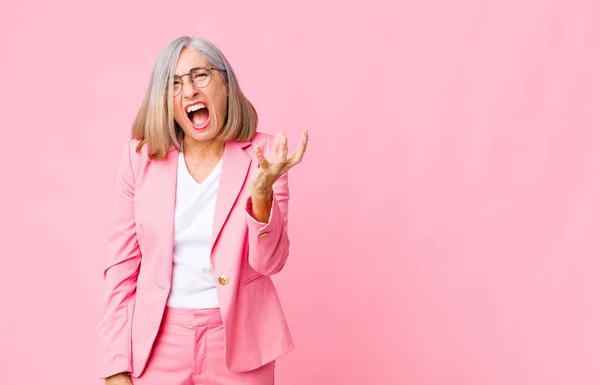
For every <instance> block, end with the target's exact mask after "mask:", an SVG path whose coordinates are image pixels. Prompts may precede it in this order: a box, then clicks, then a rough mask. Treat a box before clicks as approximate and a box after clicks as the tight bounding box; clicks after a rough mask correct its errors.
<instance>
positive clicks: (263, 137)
mask: <svg viewBox="0 0 600 385" xmlns="http://www.w3.org/2000/svg"><path fill="white" fill-rule="evenodd" d="M273 138H274V136H273V135H271V134H267V133H266V132H260V131H257V132H256V133H255V134H254V137H253V138H252V140H251V143H252V146H258V147H264V146H267V145H269V144H270V143H271V141H272V140H273Z"/></svg>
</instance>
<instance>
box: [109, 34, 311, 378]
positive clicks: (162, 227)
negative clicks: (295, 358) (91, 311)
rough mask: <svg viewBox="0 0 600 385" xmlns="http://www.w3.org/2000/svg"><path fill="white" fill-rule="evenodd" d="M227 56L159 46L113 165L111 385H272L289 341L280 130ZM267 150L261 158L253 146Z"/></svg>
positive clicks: (208, 47) (297, 155)
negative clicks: (280, 277)
mask: <svg viewBox="0 0 600 385" xmlns="http://www.w3.org/2000/svg"><path fill="white" fill-rule="evenodd" d="M256 125H257V115H256V111H255V110H254V108H253V106H252V104H251V103H250V102H249V101H248V100H247V99H246V98H245V97H244V95H243V93H242V91H241V90H240V88H239V85H238V82H237V80H236V76H235V74H234V72H233V70H232V69H231V67H230V65H229V63H228V62H227V60H226V59H225V57H224V56H223V54H222V53H221V52H220V51H219V50H218V49H217V48H216V47H215V46H214V45H213V44H211V43H210V42H208V41H206V40H203V39H196V38H189V37H181V38H178V39H176V40H174V41H173V42H171V43H170V44H168V45H167V46H166V47H165V48H164V50H163V51H162V52H161V53H160V55H159V57H158V59H157V61H156V64H155V67H154V71H153V73H152V77H151V80H150V84H149V87H148V90H147V92H146V96H145V99H144V102H143V103H142V106H141V108H140V111H139V113H138V115H137V118H136V120H135V122H134V126H133V135H132V136H133V139H132V140H131V142H130V143H128V145H127V146H126V147H125V149H124V151H123V155H122V160H121V166H120V169H119V173H118V181H117V194H116V203H115V212H114V221H113V225H112V228H111V233H110V238H109V245H110V253H109V262H108V266H107V268H106V270H105V272H104V278H105V296H104V303H103V316H102V321H101V324H100V332H101V337H102V357H103V364H102V376H103V378H105V383H106V384H107V385H120V384H134V385H193V384H194V385H200V384H214V385H221V384H223V385H233V384H236V385H238V384H242V385H243V384H247V385H254V384H256V385H258V384H260V385H263V384H273V382H274V378H273V377H274V370H275V360H276V359H277V358H279V357H281V356H282V355H284V354H285V353H287V352H289V351H290V350H291V349H292V348H293V342H292V339H291V337H290V332H289V329H288V325H287V323H286V320H285V317H284V315H283V311H282V307H281V304H280V302H279V298H278V296H277V292H276V290H275V287H274V285H273V282H272V280H271V277H270V276H271V275H273V274H275V273H277V272H279V271H280V270H281V269H282V268H283V265H284V264H285V262H286V259H287V256H288V251H289V240H288V235H287V213H288V200H289V193H288V183H287V174H286V173H287V171H288V170H289V169H290V168H291V167H293V166H295V165H296V164H298V163H299V162H300V161H301V160H302V156H303V155H304V152H305V150H306V144H307V142H308V133H307V131H306V130H305V131H304V132H303V134H302V138H301V141H300V145H299V147H298V148H297V149H296V150H295V151H294V152H292V153H291V154H290V155H288V146H287V139H286V137H285V135H284V134H282V133H280V134H278V135H277V136H276V137H274V138H273V137H272V136H270V135H266V134H262V133H258V132H256ZM263 154H270V155H263Z"/></svg>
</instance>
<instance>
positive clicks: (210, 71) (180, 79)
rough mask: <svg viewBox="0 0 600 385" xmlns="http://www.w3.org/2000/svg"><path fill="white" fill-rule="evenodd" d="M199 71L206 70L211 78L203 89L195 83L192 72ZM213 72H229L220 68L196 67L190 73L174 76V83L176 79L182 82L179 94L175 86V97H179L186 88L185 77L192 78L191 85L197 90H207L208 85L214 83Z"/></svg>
mask: <svg viewBox="0 0 600 385" xmlns="http://www.w3.org/2000/svg"><path fill="white" fill-rule="evenodd" d="M198 70H206V71H208V73H209V78H208V83H206V85H205V86H202V87H198V86H197V85H196V84H195V83H194V80H193V79H192V72H194V71H198ZM213 71H219V72H223V73H226V72H227V71H225V70H222V69H219V68H214V67H202V66H201V67H194V68H192V69H191V70H190V72H188V73H185V74H183V75H175V76H173V81H175V80H176V79H179V81H180V82H181V89H180V90H179V92H177V93H175V89H174V88H175V86H174V85H173V97H174V98H175V97H177V96H179V95H180V94H181V92H182V91H183V87H184V86H185V83H184V82H183V77H184V76H189V77H190V83H191V84H192V86H194V87H195V88H198V89H202V88H206V87H208V85H209V84H210V82H211V81H212V76H213Z"/></svg>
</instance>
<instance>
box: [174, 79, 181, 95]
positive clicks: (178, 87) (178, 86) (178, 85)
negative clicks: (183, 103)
mask: <svg viewBox="0 0 600 385" xmlns="http://www.w3.org/2000/svg"><path fill="white" fill-rule="evenodd" d="M180 92H181V79H176V80H174V81H173V96H177V95H179V93H180Z"/></svg>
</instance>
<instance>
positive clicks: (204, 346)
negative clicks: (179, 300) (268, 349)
mask: <svg viewBox="0 0 600 385" xmlns="http://www.w3.org/2000/svg"><path fill="white" fill-rule="evenodd" d="M274 376H275V362H271V363H269V364H267V365H265V366H262V367H260V368H258V369H256V370H253V371H251V372H240V373H238V372H232V371H231V370H229V369H228V368H227V367H226V366H225V335H224V328H223V320H222V318H221V313H220V311H219V309H197V310H196V309H175V308H170V307H167V308H166V309H165V315H164V317H163V322H162V325H161V327H160V330H159V332H158V336H157V337H156V341H155V343H154V347H153V348H152V352H151V353H150V358H149V359H148V364H147V366H146V369H145V370H144V372H143V373H142V375H141V376H140V377H139V378H131V380H132V382H133V385H273V384H274Z"/></svg>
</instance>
